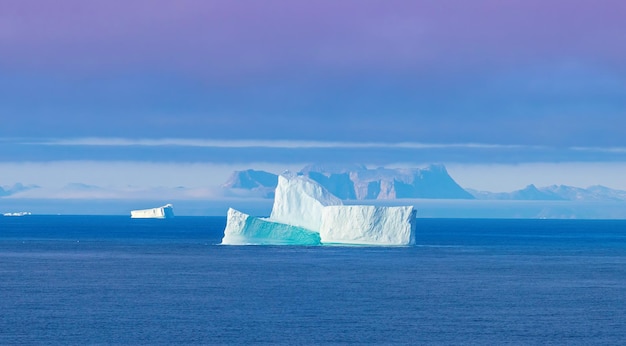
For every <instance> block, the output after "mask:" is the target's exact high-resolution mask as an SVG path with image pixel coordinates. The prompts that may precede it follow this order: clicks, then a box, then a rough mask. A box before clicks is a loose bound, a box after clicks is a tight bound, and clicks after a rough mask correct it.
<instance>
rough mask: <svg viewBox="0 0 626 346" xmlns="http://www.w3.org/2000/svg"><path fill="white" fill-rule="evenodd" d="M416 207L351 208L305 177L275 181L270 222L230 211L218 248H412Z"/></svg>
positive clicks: (358, 206)
mask: <svg viewBox="0 0 626 346" xmlns="http://www.w3.org/2000/svg"><path fill="white" fill-rule="evenodd" d="M414 243H415V208H414V207H413V206H401V207H381V206H363V205H349V206H345V205H343V203H342V202H341V200H340V199H339V198H337V197H336V196H334V195H333V194H331V193H330V192H328V191H327V190H326V189H325V188H324V187H323V186H321V185H320V184H318V183H317V182H315V181H313V180H311V179H309V178H306V177H304V176H291V177H287V176H282V175H281V176H279V177H278V186H277V187H276V193H275V199H274V205H273V207H272V213H271V215H270V217H269V218H267V219H261V218H256V217H252V216H250V215H247V214H244V213H242V212H239V211H237V210H234V209H232V208H231V209H229V210H228V217H227V221H226V228H225V229H224V238H223V239H222V244H228V245H246V244H271V245H320V244H322V245H323V244H351V245H384V246H394V245H411V244H414Z"/></svg>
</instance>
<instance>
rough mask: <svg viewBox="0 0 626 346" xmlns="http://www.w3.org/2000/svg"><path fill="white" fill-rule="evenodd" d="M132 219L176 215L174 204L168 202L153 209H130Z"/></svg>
mask: <svg viewBox="0 0 626 346" xmlns="http://www.w3.org/2000/svg"><path fill="white" fill-rule="evenodd" d="M130 217H131V219H169V218H172V217H174V206H173V205H171V204H166V205H164V206H162V207H158V208H152V209H140V210H131V211H130Z"/></svg>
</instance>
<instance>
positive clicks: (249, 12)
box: [0, 0, 626, 191]
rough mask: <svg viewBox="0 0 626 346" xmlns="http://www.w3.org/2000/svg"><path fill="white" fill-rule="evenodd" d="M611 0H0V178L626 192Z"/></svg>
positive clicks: (624, 108)
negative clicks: (259, 172)
mask: <svg viewBox="0 0 626 346" xmlns="http://www.w3.org/2000/svg"><path fill="white" fill-rule="evenodd" d="M624 18H626V2H624V1H622V0H602V1H591V0H589V1H581V0H567V1H565V0H553V1H543V0H541V1H539V0H510V1H501V0H477V1H465V0H445V1H430V0H406V1H404V0H384V1H382V0H381V1H370V0H340V1H337V0H318V1H307V2H304V1H290V0H266V1H227V0H223V1H212V0H178V1H164V0H123V1H121V0H107V1H84V0H58V1H40V0H38V1H35V0H3V1H2V2H0V52H1V53H0V186H8V185H12V184H14V183H16V182H21V183H24V184H37V185H40V186H51V187H58V186H62V185H64V184H67V183H85V184H93V185H99V186H103V185H107V186H131V185H132V186H145V187H157V186H166V187H176V186H192V187H198V188H203V187H207V188H210V187H215V186H219V185H220V184H221V183H222V182H224V180H225V179H226V178H227V177H228V174H229V173H230V172H231V171H232V170H234V169H246V168H255V169H266V170H270V171H273V172H274V173H279V172H281V171H283V170H284V169H297V167H302V166H304V165H306V164H309V163H324V162H342V163H350V162H354V163H362V164H365V165H368V166H371V167H377V166H394V167H398V166H402V167H420V166H423V165H426V164H429V163H443V164H445V165H446V166H447V167H448V170H449V172H450V173H451V174H452V176H453V178H455V179H456V180H457V181H458V182H459V183H460V184H461V185H462V186H464V187H470V188H475V189H482V190H491V191H511V190H514V189H518V188H522V187H524V186H525V185H527V184H531V183H534V184H536V185H538V186H542V185H549V184H570V185H575V186H581V187H586V186H589V185H595V184H602V185H606V186H609V187H613V188H618V189H626V179H624V178H622V177H625V176H626V21H625V20H624Z"/></svg>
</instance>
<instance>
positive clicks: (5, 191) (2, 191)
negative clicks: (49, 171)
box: [0, 183, 39, 197]
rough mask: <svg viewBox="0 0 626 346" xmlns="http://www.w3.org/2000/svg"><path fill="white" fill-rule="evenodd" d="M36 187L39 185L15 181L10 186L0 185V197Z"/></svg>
mask: <svg viewBox="0 0 626 346" xmlns="http://www.w3.org/2000/svg"><path fill="white" fill-rule="evenodd" d="M38 187H39V186H37V185H24V184H22V183H15V184H13V186H11V187H6V186H5V187H4V188H3V187H1V186H0V197H2V196H10V195H14V194H16V193H19V192H22V191H28V190H31V189H36V188H38Z"/></svg>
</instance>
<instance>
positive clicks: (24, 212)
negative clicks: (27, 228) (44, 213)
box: [2, 211, 32, 216]
mask: <svg viewBox="0 0 626 346" xmlns="http://www.w3.org/2000/svg"><path fill="white" fill-rule="evenodd" d="M2 215H3V216H26V215H32V214H31V213H30V212H28V211H18V212H16V213H4V214H2Z"/></svg>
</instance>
